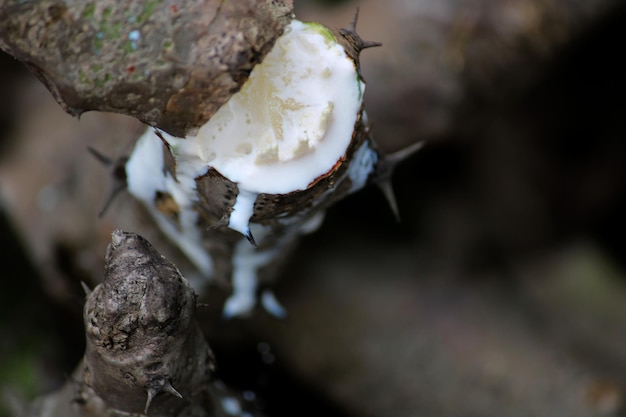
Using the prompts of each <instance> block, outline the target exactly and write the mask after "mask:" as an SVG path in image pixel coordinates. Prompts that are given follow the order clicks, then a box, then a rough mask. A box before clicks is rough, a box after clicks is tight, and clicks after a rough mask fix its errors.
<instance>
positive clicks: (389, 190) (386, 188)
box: [376, 179, 400, 223]
mask: <svg viewBox="0 0 626 417" xmlns="http://www.w3.org/2000/svg"><path fill="white" fill-rule="evenodd" d="M376 185H377V186H378V189H379V190H380V191H382V193H383V196H385V200H387V204H388V205H389V209H390V210H391V212H392V213H393V217H395V219H396V222H397V223H400V211H399V210H398V201H397V200H396V194H395V193H394V192H393V184H392V183H391V179H387V180H385V181H379V182H377V183H376Z"/></svg>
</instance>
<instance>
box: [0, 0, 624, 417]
mask: <svg viewBox="0 0 626 417" xmlns="http://www.w3.org/2000/svg"><path fill="white" fill-rule="evenodd" d="M622 3H623V2H619V1H617V0H614V1H611V0H593V1H591V0H589V1H585V2H580V1H574V0H501V1H487V0H466V1H454V0H446V1H441V0H438V1H435V0H392V1H387V2H377V1H374V0H366V1H360V2H356V1H343V2H331V1H312V0H309V1H306V0H300V1H298V0H296V10H297V14H298V17H300V18H302V19H312V20H318V21H321V22H323V23H325V24H328V25H330V26H336V27H340V26H345V25H347V23H348V22H349V21H350V20H351V19H352V15H353V13H354V10H355V7H356V6H357V5H358V6H360V10H361V13H360V20H359V25H358V28H359V29H360V33H361V34H362V35H363V37H364V38H366V39H369V40H375V41H381V42H383V44H384V45H383V47H382V48H377V49H371V50H367V51H365V52H364V54H363V62H362V67H363V73H364V76H365V79H366V81H367V82H368V86H367V90H366V103H367V109H368V114H369V117H370V119H371V120H372V122H373V131H374V135H375V137H376V139H377V141H378V142H379V143H380V146H381V148H382V149H384V150H387V151H393V150H396V149H399V148H401V147H402V146H405V145H407V144H410V143H414V142H416V141H421V140H426V141H428V143H427V146H426V147H425V148H424V150H422V151H420V153H418V154H417V155H416V156H414V157H413V158H411V159H410V160H408V161H407V162H406V163H405V164H404V165H403V166H401V167H400V169H399V170H398V172H397V173H396V175H395V181H394V182H395V188H396V192H397V196H398V201H399V206H400V212H401V216H402V223H401V224H396V223H395V222H394V219H393V216H392V214H391V213H390V212H389V210H388V209H387V208H386V206H385V202H384V201H383V199H382V197H381V196H380V193H379V192H378V191H377V190H376V189H371V188H370V189H367V190H364V191H363V192H361V193H359V194H357V195H354V196H352V197H350V198H348V199H347V200H345V201H344V202H342V203H340V204H338V205H337V206H336V207H334V208H333V209H332V210H331V211H330V212H329V213H328V216H327V221H326V223H325V224H324V226H323V227H322V229H321V230H320V231H319V232H318V233H316V234H314V235H311V236H309V237H307V238H306V239H305V240H304V242H303V244H302V245H301V246H300V248H299V249H298V250H297V251H296V253H295V255H294V257H293V259H292V260H291V262H290V264H289V266H288V268H287V270H286V271H285V272H284V273H283V274H282V276H281V277H280V279H279V281H278V284H277V289H276V292H277V295H278V297H279V299H280V300H281V301H282V302H283V303H284V305H285V307H286V308H287V310H288V312H289V316H288V317H287V319H285V320H277V319H275V318H272V317H269V316H267V315H266V314H265V313H262V312H260V313H259V314H256V315H255V316H254V317H252V318H249V319H237V320H232V321H227V322H224V321H222V320H220V319H219V314H218V313H219V307H220V306H219V300H220V299H223V297H224V294H219V293H218V294H216V295H215V298H216V301H214V302H213V303H211V305H210V306H209V307H208V308H206V309H205V310H203V312H202V318H203V320H204V322H205V323H206V324H205V326H206V333H207V336H208V338H209V341H210V343H211V344H212V346H213V347H214V349H215V351H216V355H217V361H218V366H219V368H220V372H221V376H222V378H223V379H224V380H226V381H227V382H228V383H230V384H233V385H235V386H238V387H241V388H242V389H250V390H255V391H256V392H257V395H258V396H259V397H261V398H262V401H263V403H264V406H265V408H266V411H267V414H268V416H270V417H271V416H286V415H294V414H298V415H300V416H313V415H325V416H337V417H339V416H342V417H352V416H359V417H369V416H372V417H374V416H375V417H381V416H388V415H393V416H395V417H405V416H406V417H409V416H410V417H415V416H424V417H430V416H446V417H461V416H463V417H474V416H476V417H478V416H496V415H497V416H525V417H526V416H538V417H539V416H541V417H543V416H554V417H558V416H568V417H574V416H625V415H626V397H625V396H626V302H625V301H626V271H625V267H626V246H624V244H623V243H622V240H623V236H624V232H625V230H624V226H623V222H622V221H621V220H620V219H621V217H622V215H623V213H624V212H626V181H625V180H626V122H625V121H624V120H625V119H624V116H623V115H624V114H625V113H626V111H625V110H626V104H625V101H624V96H626V65H625V64H624V63H623V60H622V59H621V56H620V55H622V50H623V45H622V43H623V39H624V38H625V31H626V29H625V28H626V7H625V6H624V5H623V4H622ZM0 75H1V77H0V91H2V96H3V100H1V101H0V220H1V221H0V240H1V245H2V246H1V248H2V256H1V257H0V260H1V271H2V274H1V277H2V278H1V279H0V303H1V305H2V307H1V308H0V332H1V335H0V383H1V384H2V385H5V386H12V387H14V388H15V389H16V390H17V391H19V392H21V393H22V394H23V395H24V396H26V397H32V396H34V395H36V394H38V393H42V392H44V391H46V390H50V389H52V388H54V387H56V386H58V385H60V384H61V383H62V382H63V381H64V379H65V378H66V377H67V375H69V373H70V372H71V370H72V368H73V366H74V365H75V364H76V362H77V360H78V358H79V357H80V355H81V354H82V347H83V343H84V342H83V336H82V330H81V327H82V324H81V316H80V313H81V306H82V290H81V288H80V281H81V280H82V281H85V282H88V283H90V284H91V285H94V284H95V283H97V282H98V281H99V279H100V277H101V274H102V258H103V254H104V248H105V246H106V243H107V241H108V239H109V233H110V232H111V231H112V230H113V229H114V228H118V227H122V228H126V229H127V230H129V231H138V232H140V233H142V234H143V235H145V236H146V237H147V238H148V239H149V240H151V241H152V243H153V244H155V246H157V247H158V248H159V250H161V251H163V252H164V253H165V254H166V255H167V256H168V257H170V258H172V259H173V260H176V261H177V262H178V263H179V264H180V265H179V266H180V267H181V270H183V271H185V270H188V268H189V265H186V264H185V263H184V260H182V258H181V257H180V254H177V252H176V251H175V250H174V249H171V248H168V246H167V245H166V242H165V241H164V240H163V238H162V237H161V236H160V235H159V233H158V232H157V231H156V230H154V229H153V228H152V227H151V225H150V223H149V219H148V218H147V217H146V215H145V213H144V212H143V211H142V210H141V209H140V208H139V207H138V206H137V205H136V204H135V203H134V202H133V201H132V200H131V198H130V197H129V196H128V195H125V194H122V195H120V196H119V197H118V198H117V199H116V200H115V201H114V202H113V203H112V205H111V207H110V209H109V210H108V211H107V212H106V213H105V215H104V216H103V217H102V218H98V212H99V211H100V210H101V209H102V207H103V205H104V203H105V201H106V199H107V197H108V195H109V192H110V190H111V189H112V187H113V184H112V181H111V173H110V170H107V168H106V167H104V166H103V165H101V164H99V163H98V162H97V161H96V160H95V159H94V158H92V157H91V156H89V155H88V153H87V150H86V149H87V147H88V146H91V147H94V148H95V149H98V150H100V151H101V152H102V153H104V154H106V155H109V156H110V157H112V158H117V157H120V156H124V155H126V154H127V153H128V152H129V150H130V148H131V146H132V140H133V138H134V137H136V136H137V134H138V132H140V131H141V129H142V128H141V126H140V125H138V123H136V122H135V121H133V120H130V119H128V118H125V117H123V116H116V115H110V114H85V115H83V117H82V118H81V120H80V121H78V120H76V119H73V118H71V117H70V116H68V115H66V114H64V113H63V112H62V111H61V109H60V108H59V107H58V106H57V104H56V102H54V100H53V99H52V98H51V96H50V94H49V93H48V92H47V91H46V90H45V88H44V87H43V86H42V85H40V84H39V83H38V82H37V81H36V80H35V79H34V77H32V76H30V75H29V74H28V73H27V72H26V70H25V69H23V68H22V67H21V66H20V65H19V64H17V63H15V62H14V61H12V59H11V58H10V57H7V56H4V55H3V56H0ZM189 273H192V272H189Z"/></svg>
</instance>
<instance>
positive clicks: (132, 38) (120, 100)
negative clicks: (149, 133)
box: [0, 0, 291, 136]
mask: <svg viewBox="0 0 626 417" xmlns="http://www.w3.org/2000/svg"><path fill="white" fill-rule="evenodd" d="M290 16H291V1H284V2H283V1H270V0H239V1H220V0H202V1H192V0H182V1H181V0H177V1H169V0H167V1H158V0H148V1H143V0H131V1H124V2H122V1H116V0H103V1H82V0H43V1H24V2H17V1H12V0H0V22H2V25H0V49H3V50H5V51H6V52H8V53H9V54H11V55H13V56H14V57H15V58H17V59H18V60H20V61H21V62H23V63H24V64H26V65H27V66H28V67H29V68H30V69H31V71H32V72H33V73H34V74H35V75H37V77H38V78H39V79H40V80H41V81H42V82H43V83H44V84H45V85H46V86H47V87H48V89H49V90H50V92H51V93H52V94H53V96H54V97H55V98H56V100H57V101H58V102H59V104H60V105H61V106H62V107H63V109H65V111H67V112H68V113H70V114H73V115H80V114H81V113H83V112H85V111H88V110H99V111H110V112H116V113H122V114H126V115H130V116H134V117H136V118H138V119H140V120H143V121H144V122H146V123H148V124H149V125H152V126H158V127H159V128H161V129H163V130H165V131H167V132H169V133H171V134H173V135H177V136H184V135H185V134H187V133H190V132H191V131H193V129H194V128H195V127H197V126H200V125H202V124H203V123H205V122H206V121H207V120H208V119H209V118H210V117H211V116H212V115H213V113H215V111H216V110H217V109H218V108H219V107H220V106H221V105H222V104H223V103H225V102H226V101H227V100H228V98H229V97H230V96H231V95H232V94H233V93H234V92H235V91H237V90H238V89H239V87H240V86H241V85H242V84H243V82H245V80H246V79H247V77H248V74H249V72H250V70H251V69H252V68H253V67H254V66H255V65H256V64H257V63H258V62H260V61H261V60H262V58H263V56H264V55H265V54H266V53H267V52H268V51H269V49H270V48H271V47H272V45H273V43H274V41H275V39H276V38H277V37H278V35H280V34H281V33H282V30H283V28H284V26H285V25H286V24H287V23H288V22H289V20H290Z"/></svg>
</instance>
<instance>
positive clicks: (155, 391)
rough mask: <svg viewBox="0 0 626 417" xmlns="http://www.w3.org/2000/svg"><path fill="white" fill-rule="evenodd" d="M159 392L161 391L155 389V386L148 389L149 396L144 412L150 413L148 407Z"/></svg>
mask: <svg viewBox="0 0 626 417" xmlns="http://www.w3.org/2000/svg"><path fill="white" fill-rule="evenodd" d="M158 393H159V392H158V391H157V390H156V389H153V388H149V389H148V398H147V399H146V406H145V407H144V409H143V413H144V414H148V409H149V408H150V404H151V403H152V400H153V399H154V397H156V395H157V394H158Z"/></svg>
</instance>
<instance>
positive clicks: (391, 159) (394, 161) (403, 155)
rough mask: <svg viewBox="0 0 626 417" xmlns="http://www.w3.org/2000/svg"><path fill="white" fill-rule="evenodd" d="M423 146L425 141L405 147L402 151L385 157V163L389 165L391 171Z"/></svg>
mask: <svg viewBox="0 0 626 417" xmlns="http://www.w3.org/2000/svg"><path fill="white" fill-rule="evenodd" d="M425 144H426V141H420V142H416V143H414V144H412V145H409V146H407V147H406V148H404V149H400V150H399V151H396V152H393V153H390V154H389V155H387V162H388V163H389V164H390V165H391V169H394V168H395V167H396V166H397V165H398V164H399V163H400V162H402V161H404V160H405V159H408V158H410V157H411V156H412V155H413V154H415V153H416V152H417V151H419V150H420V149H422V147H423V146H424V145H425Z"/></svg>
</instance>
